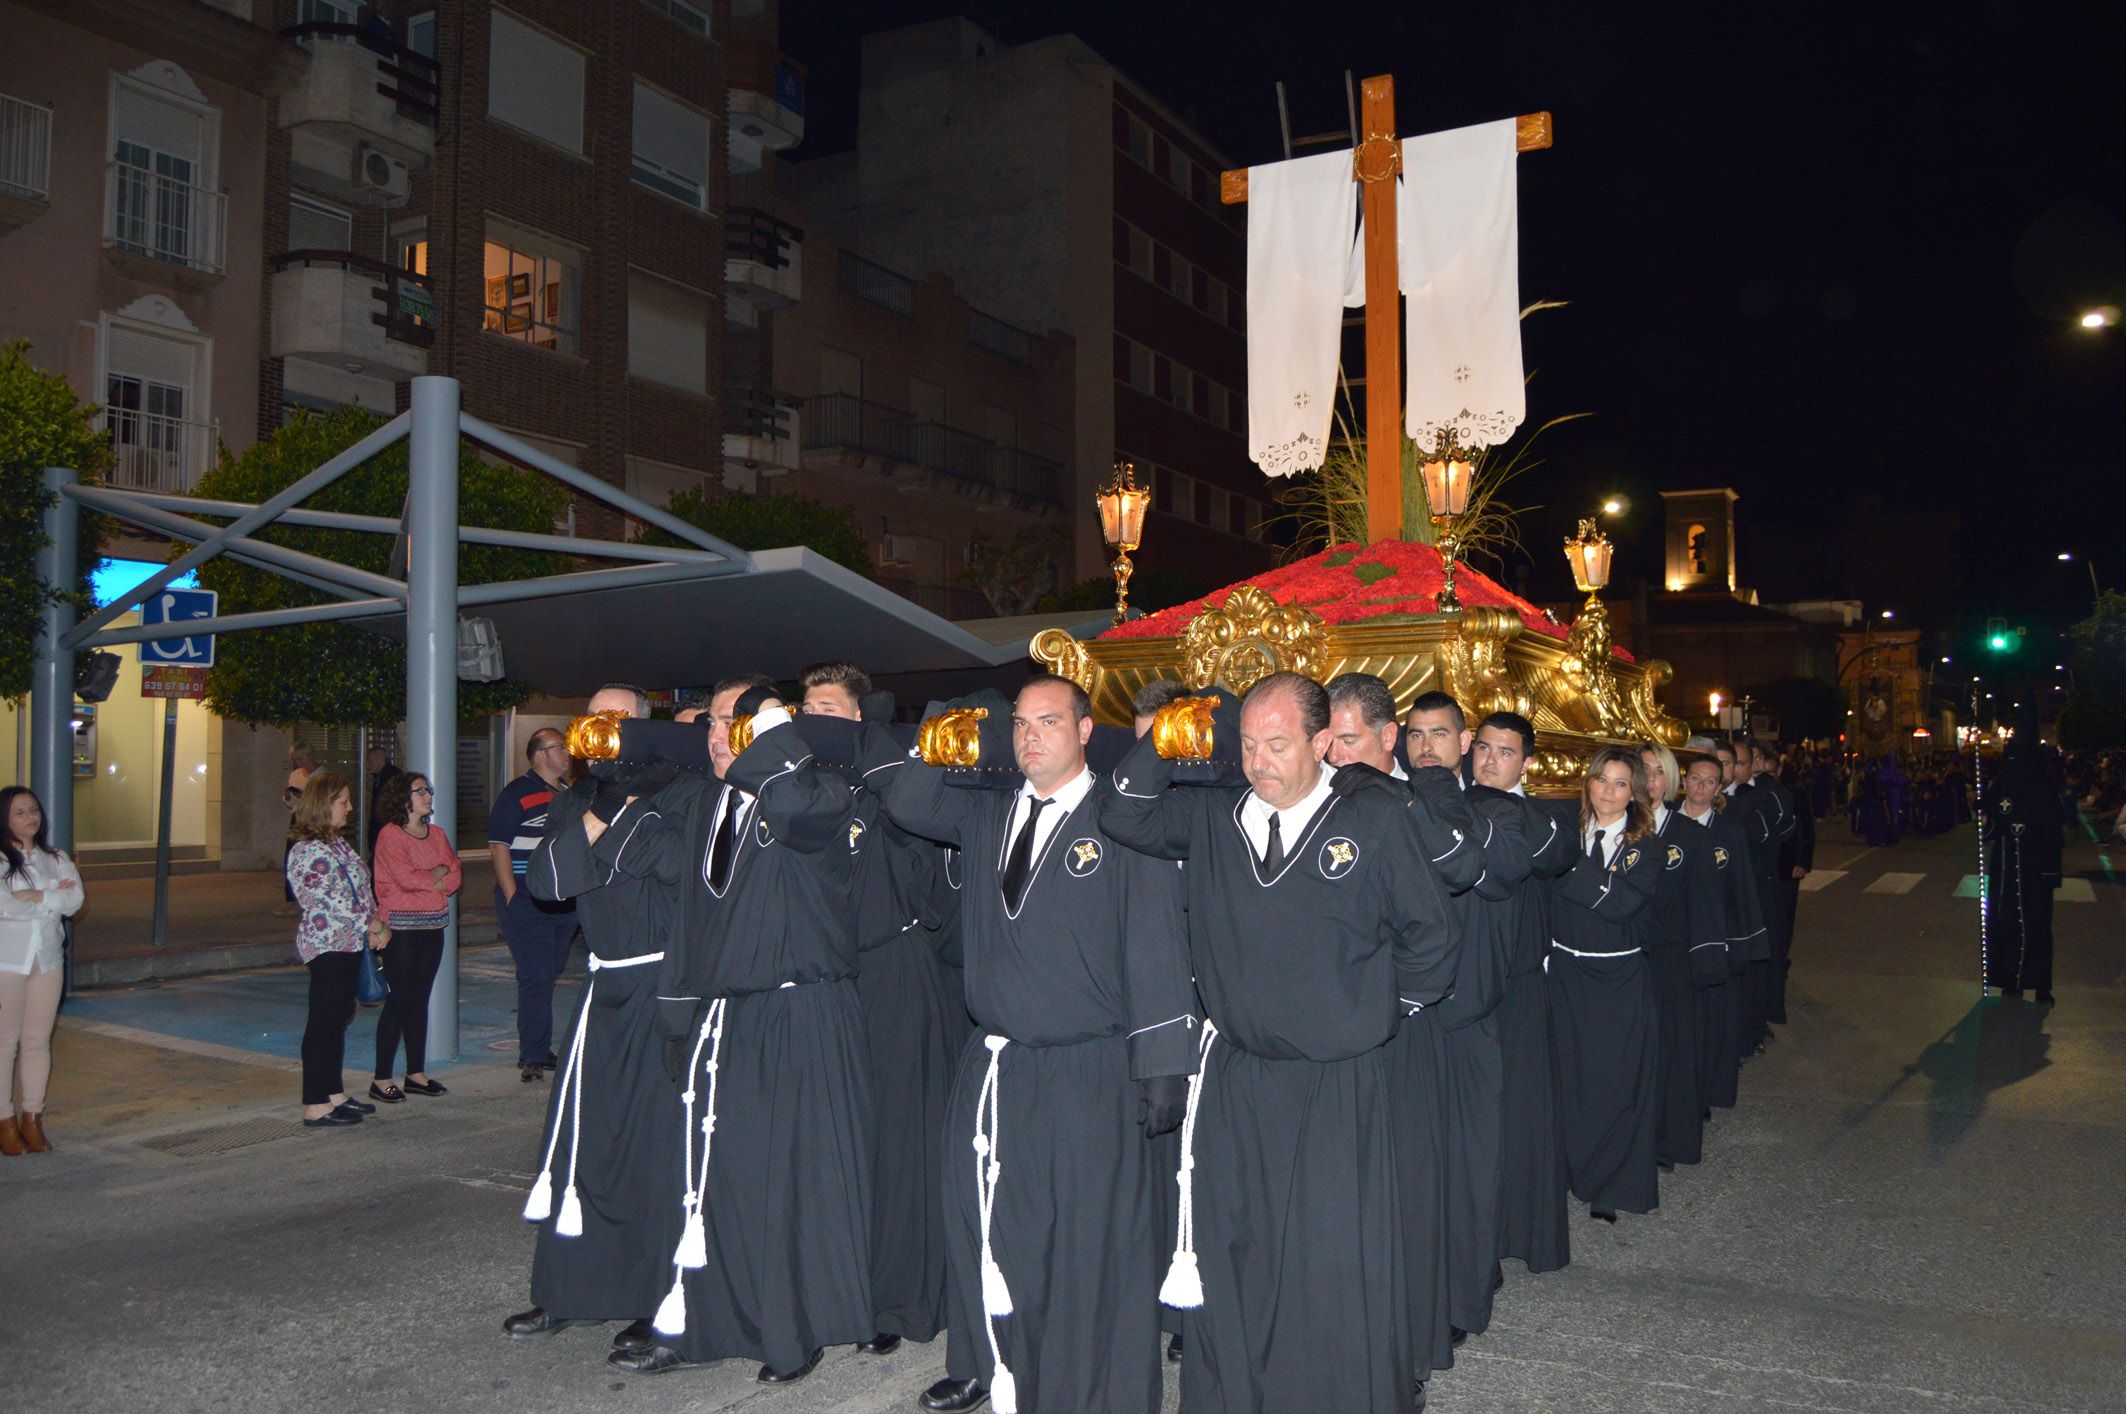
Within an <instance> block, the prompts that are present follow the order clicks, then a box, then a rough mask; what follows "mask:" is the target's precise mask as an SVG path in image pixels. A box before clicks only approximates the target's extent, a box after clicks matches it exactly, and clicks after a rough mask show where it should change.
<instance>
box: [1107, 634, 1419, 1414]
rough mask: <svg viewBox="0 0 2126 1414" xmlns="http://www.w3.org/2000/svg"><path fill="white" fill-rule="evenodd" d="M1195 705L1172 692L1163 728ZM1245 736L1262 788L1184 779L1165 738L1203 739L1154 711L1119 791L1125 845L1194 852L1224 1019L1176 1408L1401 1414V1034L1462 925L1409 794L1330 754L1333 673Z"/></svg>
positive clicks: (1197, 1162)
mask: <svg viewBox="0 0 2126 1414" xmlns="http://www.w3.org/2000/svg"><path fill="white" fill-rule="evenodd" d="M1170 714H1171V715H1170ZM1191 715H1192V712H1191V704H1190V703H1189V702H1187V701H1183V702H1176V703H1172V704H1170V705H1169V706H1168V707H1167V708H1165V709H1164V710H1163V712H1162V723H1165V722H1176V723H1178V720H1179V719H1180V718H1185V717H1189V716H1191ZM1240 727H1241V730H1240V755H1241V764H1242V768H1243V770H1244V771H1245V772H1246V775H1247V780H1248V788H1247V789H1241V788H1239V787H1237V786H1234V787H1222V786H1215V785H1204V786H1196V787H1190V788H1188V789H1184V790H1169V789H1168V786H1169V784H1170V783H1171V782H1172V780H1173V778H1174V763H1173V761H1171V760H1168V759H1167V758H1166V757H1164V756H1162V755H1161V754H1160V745H1161V743H1162V742H1164V743H1166V745H1167V748H1168V749H1169V750H1176V751H1182V750H1188V751H1190V752H1191V754H1201V753H1200V751H1196V750H1194V748H1197V747H1200V746H1202V745H1203V743H1202V740H1201V737H1200V736H1199V735H1196V734H1194V733H1190V732H1187V731H1182V732H1169V731H1166V730H1163V729H1162V726H1161V725H1155V726H1154V727H1153V729H1152V731H1151V733H1150V734H1149V735H1147V736H1146V737H1144V738H1143V739H1141V740H1140V741H1138V743H1137V744H1136V746H1135V747H1134V748H1133V749H1132V750H1131V751H1130V754H1129V755H1128V756H1127V757H1125V758H1124V759H1123V761H1122V764H1121V765H1120V766H1118V767H1116V769H1115V772H1114V776H1113V780H1114V790H1113V792H1112V793H1108V794H1103V796H1102V797H1101V818H1102V821H1103V822H1104V823H1105V824H1106V826H1107V828H1108V830H1109V832H1110V833H1111V834H1112V835H1114V836H1115V838H1117V839H1119V840H1121V841H1123V842H1124V843H1126V844H1129V845H1131V846H1133V847H1135V848H1138V849H1142V850H1145V851H1147V852H1149V853H1152V854H1156V855H1159V856H1161V857H1163V858H1168V859H1186V860H1187V861H1188V868H1187V869H1186V870H1184V871H1183V872H1182V879H1183V880H1184V882H1185V884H1186V887H1187V895H1188V930H1189V955H1190V957H1191V959H1192V961H1193V963H1194V966H1195V973H1196V981H1197V988H1198V991H1199V993H1200V995H1201V996H1202V998H1203V1002H1204V1008H1205V1011H1206V1012H1207V1014H1208V1016H1209V1019H1210V1023H1211V1024H1210V1025H1209V1026H1207V1027H1206V1040H1205V1053H1204V1064H1203V1071H1202V1074H1201V1075H1200V1076H1199V1078H1198V1081H1197V1089H1196V1092H1195V1094H1194V1095H1193V1096H1192V1097H1191V1114H1190V1117H1189V1120H1188V1123H1187V1125H1186V1126H1185V1128H1184V1131H1183V1137H1182V1146H1183V1151H1184V1155H1183V1159H1182V1174H1183V1175H1184V1177H1186V1178H1188V1179H1189V1182H1190V1186H1189V1187H1188V1188H1185V1189H1184V1190H1183V1195H1182V1215H1181V1230H1182V1239H1183V1244H1184V1250H1183V1251H1182V1252H1181V1253H1179V1254H1177V1258H1176V1263H1175V1267H1176V1272H1175V1276H1176V1277H1180V1278H1183V1279H1182V1280H1171V1279H1170V1281H1169V1286H1168V1294H1169V1295H1173V1296H1185V1297H1200V1300H1201V1302H1202V1305H1201V1309H1200V1310H1198V1311H1196V1312H1195V1314H1194V1315H1193V1317H1192V1318H1191V1321H1190V1327H1189V1347H1188V1359H1187V1361H1186V1363H1185V1364H1184V1365H1183V1366H1182V1380H1181V1407H1182V1409H1183V1411H1184V1412H1185V1414H1198V1412H1199V1411H1202V1412H1203V1414H1209V1411H1224V1410H1252V1411H1268V1410H1278V1411H1283V1410H1316V1409H1318V1410H1336V1411H1338V1414H1368V1411H1372V1412H1373V1414H1405V1411H1407V1410H1408V1409H1409V1408H1410V1403H1411V1382H1412V1379H1413V1364H1412V1359H1411V1349H1410V1347H1411V1344H1412V1332H1411V1330H1410V1328H1409V1323H1408V1319H1407V1313H1406V1310H1405V1292H1406V1291H1407V1290H1408V1282H1409V1277H1408V1272H1407V1266H1408V1252H1407V1248H1408V1244H1407V1242H1406V1241H1405V1239H1404V1235H1403V1232H1402V1196H1401V1192H1400V1181H1399V1178H1398V1175H1397V1143H1396V1134H1395V1132H1396V1128H1397V1124H1398V1121H1399V1117H1398V1115H1397V1113H1396V1104H1397V1100H1398V1091H1397V1088H1396V1085H1395V1082H1394V1081H1393V1080H1392V1078H1391V1075H1390V1070H1391V1065H1390V1060H1389V1055H1388V1044H1389V1042H1390V1041H1391V1040H1392V1039H1393V1038H1394V1036H1395V1034H1396V1031H1397V1028H1398V1025H1399V1024H1400V1022H1401V1020H1402V1017H1403V1016H1404V1015H1405V1014H1406V1013H1408V1012H1409V1011H1411V1010H1412V1009H1415V1008H1418V1007H1425V1006H1431V1005H1433V1004H1434V1003H1436V1002H1438V1001H1439V999H1440V998H1441V997H1443V996H1445V995H1446V993H1447V991H1448V989H1449V988H1450V987H1451V986H1452V985H1453V982H1454V972H1455V965H1456V963H1457V961H1458V958H1457V947H1456V938H1455V935H1454V931H1453V928H1452V925H1451V924H1450V923H1449V921H1448V919H1447V915H1446V907H1445V900H1444V899H1442V898H1441V896H1440V890H1439V888H1438V886H1437V884H1436V883H1435V882H1434V878H1433V873H1432V870H1431V868H1430V867H1429V866H1430V863H1431V861H1430V860H1429V859H1427V858H1426V856H1425V854H1424V852H1423V848H1422V845H1421V844H1420V842H1419V839H1418V833H1417V830H1416V827H1415V824H1414V822H1413V820H1412V812H1411V810H1410V806H1409V798H1408V796H1407V795H1406V794H1405V792H1404V791H1402V790H1401V789H1400V788H1399V787H1397V786H1395V785H1394V784H1393V783H1392V782H1391V781H1389V780H1388V779H1386V778H1384V777H1383V776H1382V775H1381V774H1380V773H1379V772H1378V771H1373V770H1370V769H1363V768H1357V767H1346V768H1343V769H1341V770H1328V769H1325V768H1324V767H1323V764H1322V757H1323V755H1324V754H1325V753H1326V752H1327V751H1328V748H1329V739H1330V737H1329V702H1328V694H1327V693H1326V692H1325V691H1323V690H1322V687H1321V685H1320V684H1319V683H1316V682H1313V681H1312V680H1310V679H1308V678H1305V677H1301V676H1300V675H1298V674H1296V673H1273V674H1271V675H1270V676H1268V677H1266V678H1264V679H1263V680H1262V681H1260V682H1258V683H1257V684H1255V686H1254V688H1253V689H1252V690H1251V691H1250V692H1249V693H1248V696H1247V700H1246V703H1245V705H1244V707H1243V709H1242V713H1241V723H1240ZM1199 1273H1200V1280H1190V1279H1189V1278H1197V1277H1198V1274H1199ZM1184 1286H1186V1287H1187V1288H1189V1289H1188V1290H1186V1291H1182V1290H1179V1288H1181V1287H1184Z"/></svg>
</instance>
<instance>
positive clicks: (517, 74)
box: [487, 10, 583, 156]
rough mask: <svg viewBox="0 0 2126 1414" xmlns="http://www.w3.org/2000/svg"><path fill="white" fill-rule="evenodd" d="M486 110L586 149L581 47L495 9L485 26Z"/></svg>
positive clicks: (572, 148)
mask: <svg viewBox="0 0 2126 1414" xmlns="http://www.w3.org/2000/svg"><path fill="white" fill-rule="evenodd" d="M487 116H488V117H490V118H493V119H494V120H496V121H497V122H501V123H507V124H508V125H509V126H510V127H513V128H516V129H518V130H519V131H521V132H526V133H529V134H531V135H532V136H533V137H535V138H539V139H540V140H542V141H544V142H549V143H552V144H553V145H554V146H555V147H558V148H560V149H561V150H562V151H564V152H573V153H575V154H577V155H578V156H581V155H582V153H583V51H582V50H580V49H576V48H574V47H573V46H571V45H567V44H564V43H562V42H561V41H560V40H558V39H556V38H554V37H553V36H552V35H550V34H548V33H547V32H546V31H544V30H539V29H534V28H532V27H531V26H530V25H528V24H526V23H525V22H524V21H522V20H520V19H518V18H516V17H515V16H514V15H511V14H509V13H508V12H506V11H503V10H496V11H495V12H494V13H493V15H492V17H491V18H490V20H489V26H488V32H487Z"/></svg>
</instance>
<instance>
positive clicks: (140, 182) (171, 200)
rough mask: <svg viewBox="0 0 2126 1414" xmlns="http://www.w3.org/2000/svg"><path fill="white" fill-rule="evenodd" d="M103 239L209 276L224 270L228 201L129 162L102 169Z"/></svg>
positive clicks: (149, 257)
mask: <svg viewBox="0 0 2126 1414" xmlns="http://www.w3.org/2000/svg"><path fill="white" fill-rule="evenodd" d="M104 175H105V180H104V206H103V211H104V216H103V220H104V226H103V243H104V244H105V245H106V246H109V247H111V248H112V249H114V250H122V251H126V252H128V253H129V254H132V255H139V256H145V257H147V258H148V259H150V260H159V261H164V262H166V263H168V264H171V265H181V266H183V267H185V268H186V269H189V270H197V271H200V272H202V273H205V274H209V275H219V274H221V273H222V271H223V269H224V268H225V262H226V256H225V250H226V247H225V244H224V242H225V239H226V234H225V231H224V229H223V228H224V226H225V225H226V224H227V223H226V221H225V219H224V218H225V217H226V215H227V213H228V208H229V199H228V198H227V197H225V196H223V195H222V194H221V193H220V192H218V191H210V190H208V189H207V188H206V187H197V186H193V185H192V184H191V183H190V182H182V181H178V180H177V179H175V178H173V177H165V176H163V175H162V174H160V173H158V172H150V171H149V170H148V169H147V168H145V167H135V166H133V165H132V164H131V163H129V162H113V163H111V164H110V166H109V167H107V168H106V169H105V174H104Z"/></svg>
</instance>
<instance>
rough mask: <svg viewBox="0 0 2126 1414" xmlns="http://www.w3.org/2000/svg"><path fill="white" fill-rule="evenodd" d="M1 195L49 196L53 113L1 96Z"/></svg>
mask: <svg viewBox="0 0 2126 1414" xmlns="http://www.w3.org/2000/svg"><path fill="white" fill-rule="evenodd" d="M0 196H11V197H15V198H17V199H19V200H23V201H49V200H51V197H52V110H51V109H49V108H46V107H43V106H42V105H40V104H36V103H25V102H24V101H23V100H21V99H19V98H10V97H8V96H7V95H6V94H4V93H0Z"/></svg>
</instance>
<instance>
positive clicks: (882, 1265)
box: [797, 662, 968, 1355]
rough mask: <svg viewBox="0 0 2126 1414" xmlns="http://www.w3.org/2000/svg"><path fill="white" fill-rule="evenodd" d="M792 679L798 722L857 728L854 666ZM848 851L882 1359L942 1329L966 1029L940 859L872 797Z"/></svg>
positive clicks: (953, 902)
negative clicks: (866, 1060)
mask: <svg viewBox="0 0 2126 1414" xmlns="http://www.w3.org/2000/svg"><path fill="white" fill-rule="evenodd" d="M797 680H798V686H799V687H800V688H801V689H802V690H803V692H804V705H803V709H802V710H803V711H804V712H805V713H806V714H807V715H808V716H825V717H839V718H842V719H844V720H846V721H851V722H855V721H862V720H865V711H864V707H865V699H866V698H867V697H871V696H872V691H871V679H870V677H869V676H868V675H867V674H865V672H864V671H863V670H862V669H861V668H859V667H857V666H856V665H855V664H853V663H843V662H827V663H814V664H812V665H811V666H810V667H808V668H805V669H803V670H802V671H801V672H799V674H798V678H797ZM889 700H890V698H889ZM888 715H889V716H890V711H889V712H888ZM849 849H850V852H851V853H852V854H853V855H854V856H855V858H856V946H857V966H856V997H857V1002H858V1004H859V1006H860V1007H861V1009H862V1011H863V1014H864V1036H865V1042H866V1044H867V1046H868V1047H869V1050H870V1058H871V1094H872V1101H873V1103H874V1105H875V1106H876V1108H877V1112H878V1114H879V1116H880V1122H879V1123H878V1124H876V1125H874V1126H873V1127H872V1134H871V1287H872V1303H871V1304H872V1309H873V1311H874V1312H876V1314H877V1324H878V1334H877V1335H876V1336H874V1337H873V1338H872V1339H871V1340H870V1341H869V1342H868V1343H867V1344H865V1345H863V1346H861V1347H859V1348H860V1349H861V1350H863V1351H864V1352H866V1353H868V1354H873V1355H885V1354H890V1353H891V1352H892V1351H893V1349H894V1348H895V1347H896V1346H898V1345H899V1344H900V1343H901V1340H902V1338H903V1337H906V1338H907V1339H909V1340H930V1339H932V1338H933V1337H935V1336H936V1335H937V1333H938V1332H939V1331H941V1330H943V1329H944V1328H945V1221H944V1212H943V1210H942V1209H941V1208H940V1207H939V1205H938V1192H939V1189H940V1186H941V1180H942V1172H941V1170H940V1169H939V1167H938V1163H939V1156H940V1154H941V1153H942V1144H943V1140H944V1137H945V1106H946V1102H947V1100H948V1099H949V1098H950V1095H951V1091H952V1072H953V1067H954V1065H955V1063H956V1062H957V1060H958V1058H959V1054H960V1049H961V1047H962V1046H963V1045H964V1044H965V1043H966V1040H967V1031H968V1021H967V1008H966V1005H965V1004H964V1003H963V1002H962V1001H961V999H960V979H959V976H958V973H957V972H956V971H952V970H949V969H947V967H946V966H945V963H944V960H943V957H942V956H941V954H940V951H939V931H940V929H941V928H942V926H943V923H944V912H945V910H946V909H947V908H948V907H950V908H955V909H956V908H957V907H958V906H959V904H958V899H957V898H956V897H955V896H954V895H953V893H952V891H951V890H950V889H948V888H947V887H946V886H945V881H944V878H943V876H942V865H943V852H942V851H941V850H939V849H938V847H937V846H936V845H933V844H931V843H929V842H928V841H926V840H918V839H916V838H915V837H914V836H912V835H910V834H908V833H907V832H906V831H905V830H903V829H901V828H900V826H898V825H896V824H894V823H893V821H891V820H890V819H888V818H886V812H885V805H884V801H883V799H882V798H881V796H880V794H879V792H878V791H877V790H872V789H866V790H865V791H864V792H863V794H862V795H861V796H859V797H858V800H857V806H856V816H855V818H854V819H852V820H851V821H850V822H849Z"/></svg>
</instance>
